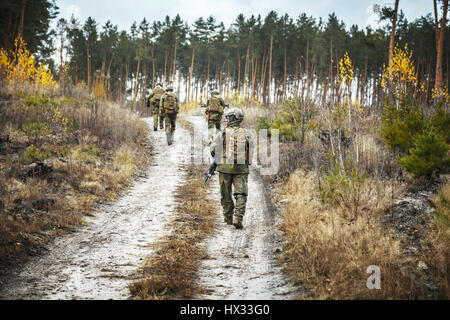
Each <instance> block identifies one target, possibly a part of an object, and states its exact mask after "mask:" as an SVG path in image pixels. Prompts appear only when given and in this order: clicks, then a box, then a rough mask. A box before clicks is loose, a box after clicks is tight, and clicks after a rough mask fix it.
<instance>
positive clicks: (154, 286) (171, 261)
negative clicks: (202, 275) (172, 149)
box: [130, 167, 216, 300]
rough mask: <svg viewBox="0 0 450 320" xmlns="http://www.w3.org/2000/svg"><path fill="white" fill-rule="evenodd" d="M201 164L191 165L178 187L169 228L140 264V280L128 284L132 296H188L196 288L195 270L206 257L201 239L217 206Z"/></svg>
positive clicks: (210, 229)
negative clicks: (210, 196)
mask: <svg viewBox="0 0 450 320" xmlns="http://www.w3.org/2000/svg"><path fill="white" fill-rule="evenodd" d="M202 170H204V168H202V167H192V168H190V170H189V172H188V176H187V178H186V183H185V184H184V185H182V186H180V187H179V188H178V190H177V202H178V207H177V215H176V216H175V218H174V220H173V221H172V223H171V227H172V231H171V232H170V234H168V235H166V236H164V237H163V238H162V239H160V241H158V242H157V243H155V244H154V245H153V247H154V254H153V255H151V256H150V257H148V259H147V261H146V262H145V264H144V265H143V267H142V270H141V272H142V275H141V276H140V278H141V280H139V281H137V282H135V283H132V284H131V285H130V291H131V294H132V295H133V296H134V298H135V299H146V300H161V299H177V298H183V299H188V298H190V297H191V296H192V295H193V293H194V292H196V291H197V290H199V288H198V287H197V284H196V273H197V270H198V267H199V263H200V260H201V259H202V258H204V257H205V255H206V252H205V248H204V247H203V246H201V242H202V240H203V239H205V238H206V237H208V236H209V235H211V233H212V232H213V230H214V221H215V212H216V207H215V205H214V203H213V202H211V201H209V200H208V199H207V197H206V194H207V193H208V187H207V185H205V183H204V175H203V171H202Z"/></svg>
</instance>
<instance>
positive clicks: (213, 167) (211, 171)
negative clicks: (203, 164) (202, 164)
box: [205, 161, 217, 183]
mask: <svg viewBox="0 0 450 320" xmlns="http://www.w3.org/2000/svg"><path fill="white" fill-rule="evenodd" d="M216 169H217V163H216V162H215V161H214V162H213V163H212V164H211V166H210V167H209V171H208V173H207V174H206V180H205V183H208V181H209V179H211V177H212V176H214V175H215V174H216Z"/></svg>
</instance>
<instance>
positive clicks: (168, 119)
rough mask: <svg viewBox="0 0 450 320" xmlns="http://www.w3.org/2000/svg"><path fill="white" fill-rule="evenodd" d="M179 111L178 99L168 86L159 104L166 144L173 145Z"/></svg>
mask: <svg viewBox="0 0 450 320" xmlns="http://www.w3.org/2000/svg"><path fill="white" fill-rule="evenodd" d="M179 110H180V107H179V103H178V97H177V95H176V94H175V93H174V92H173V87H171V86H169V87H167V89H166V93H165V94H164V95H163V96H162V98H161V102H160V112H161V114H162V116H163V117H164V122H165V125H166V136H167V144H168V145H169V146H170V145H172V144H173V136H174V134H175V128H176V122H177V115H178V112H179Z"/></svg>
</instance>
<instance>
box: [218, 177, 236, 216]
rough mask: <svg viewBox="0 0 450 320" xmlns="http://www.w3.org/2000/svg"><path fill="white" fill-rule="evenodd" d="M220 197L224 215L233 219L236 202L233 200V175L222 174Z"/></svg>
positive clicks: (220, 178)
mask: <svg viewBox="0 0 450 320" xmlns="http://www.w3.org/2000/svg"><path fill="white" fill-rule="evenodd" d="M219 185H220V196H221V200H220V202H221V204H222V208H223V215H224V216H225V218H227V217H228V218H230V217H233V214H234V202H233V198H232V194H233V193H232V186H233V175H231V174H226V173H220V174H219Z"/></svg>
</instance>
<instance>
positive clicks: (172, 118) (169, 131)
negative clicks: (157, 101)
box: [164, 113, 177, 145]
mask: <svg viewBox="0 0 450 320" xmlns="http://www.w3.org/2000/svg"><path fill="white" fill-rule="evenodd" d="M164 122H165V125H166V136H167V143H168V144H169V145H171V144H172V143H173V136H174V133H175V129H176V125H177V114H176V113H174V114H165V115H164Z"/></svg>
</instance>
